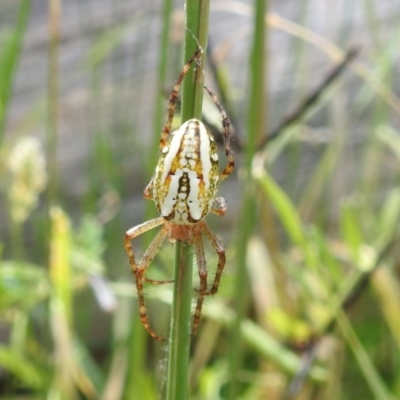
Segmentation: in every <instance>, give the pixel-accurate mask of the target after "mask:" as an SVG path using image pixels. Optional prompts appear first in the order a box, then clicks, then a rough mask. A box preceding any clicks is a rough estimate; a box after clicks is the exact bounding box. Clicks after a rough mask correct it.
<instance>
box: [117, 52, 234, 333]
mask: <svg viewBox="0 0 400 400" xmlns="http://www.w3.org/2000/svg"><path fill="white" fill-rule="evenodd" d="M201 54H202V52H201V49H199V50H197V51H196V52H195V53H194V54H193V56H192V57H191V58H190V60H189V61H188V62H187V63H186V64H185V66H184V67H183V69H182V71H181V73H180V75H179V78H178V80H177V82H176V84H175V86H174V88H173V90H172V92H171V95H170V100H169V107H168V118H167V122H166V124H165V126H164V128H163V130H162V133H161V140H160V150H161V156H160V159H159V161H158V164H157V167H156V170H155V173H154V175H153V178H152V179H151V181H150V183H149V184H148V185H147V187H146V189H145V190H144V196H145V198H146V199H149V200H154V202H155V203H156V206H157V209H158V212H159V213H160V217H158V218H155V219H153V220H150V221H147V222H144V223H143V224H140V225H138V226H136V227H134V228H131V229H129V230H128V231H127V232H126V234H125V240H124V246H125V250H126V252H127V254H128V257H129V263H130V266H131V269H132V272H133V273H134V275H135V280H136V287H137V290H138V299H139V312H140V318H141V320H142V323H143V325H144V327H145V328H146V329H147V331H148V332H149V333H150V335H151V336H152V337H154V338H156V339H162V338H161V337H160V336H158V335H157V334H156V333H155V332H154V331H153V330H152V329H151V327H150V325H149V323H148V318H147V313H146V307H145V301H144V295H143V283H144V282H149V283H154V284H160V283H166V282H170V281H154V280H152V279H149V278H146V277H145V276H144V274H145V272H146V270H147V268H148V267H149V265H150V263H151V261H152V260H153V258H154V256H155V255H156V252H157V250H158V249H159V248H160V247H161V245H162V243H163V241H164V240H165V239H166V238H168V239H169V240H170V241H177V240H178V241H182V242H184V243H186V244H190V245H193V246H194V247H195V252H196V258H197V265H198V270H199V277H200V287H199V290H198V298H197V305H196V311H195V315H194V322H193V332H195V331H196V329H197V326H198V324H199V321H200V315H201V307H202V304H203V299H204V296H205V295H207V294H214V293H216V292H217V290H218V285H219V281H220V278H221V274H222V270H223V268H224V266H225V250H224V248H223V247H222V245H221V243H220V241H219V240H218V238H217V237H216V236H215V235H214V233H212V232H211V230H210V229H209V227H208V226H207V223H206V222H205V220H204V218H205V217H206V216H207V214H208V213H210V212H211V213H214V214H216V215H220V216H221V215H224V214H225V212H226V205H225V201H224V199H223V198H221V197H216V195H217V190H218V185H219V183H220V182H221V181H222V180H224V179H225V178H226V177H227V176H228V175H229V174H230V173H231V172H232V170H233V168H234V159H233V154H232V150H231V148H230V145H229V141H230V136H231V130H230V123H229V119H228V117H227V115H226V113H225V111H224V109H223V108H222V106H221V105H220V103H219V102H218V100H217V98H216V96H215V95H214V93H213V92H212V91H211V90H210V89H208V88H207V87H206V86H204V88H205V89H206V91H207V92H208V93H209V95H210V96H211V98H212V100H213V102H214V103H215V104H216V106H217V107H218V109H219V110H220V112H221V114H222V125H223V137H224V146H225V154H226V157H227V159H228V164H227V165H226V167H225V169H224V170H223V171H222V172H219V166H218V152H217V145H216V143H215V141H214V138H213V136H212V135H211V134H210V133H209V132H208V130H207V128H206V127H205V126H204V124H203V123H202V122H201V121H199V120H198V119H190V120H188V121H186V122H184V123H183V124H182V125H181V126H180V128H179V129H177V130H176V131H175V132H173V133H172V134H170V130H171V123H172V119H173V116H174V110H175V104H176V99H177V97H178V91H179V88H180V85H181V83H182V80H183V78H184V77H185V75H186V73H187V72H188V70H189V68H190V66H191V64H192V63H193V61H194V60H195V59H197V58H198V57H199V56H201ZM160 225H162V228H161V229H160V231H159V232H158V233H157V235H156V236H155V238H154V239H153V241H152V242H151V244H150V246H149V247H148V249H147V250H146V252H145V254H144V255H143V257H142V259H141V261H140V263H139V264H137V263H136V261H135V257H134V254H133V249H132V244H131V240H132V239H134V238H135V237H137V236H139V235H140V234H142V233H144V232H146V231H148V230H150V229H152V228H155V227H157V226H160ZM203 236H205V237H206V238H207V239H208V241H209V242H210V244H211V246H212V248H213V249H214V250H215V252H216V253H217V254H218V267H217V272H216V274H215V278H214V282H213V284H212V286H211V288H210V289H209V290H207V268H206V261H205V255H204V245H203Z"/></svg>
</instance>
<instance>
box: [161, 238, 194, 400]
mask: <svg viewBox="0 0 400 400" xmlns="http://www.w3.org/2000/svg"><path fill="white" fill-rule="evenodd" d="M192 275H193V256H192V252H191V248H190V246H189V245H187V244H184V243H181V242H177V243H176V247H175V274H174V279H175V285H174V294H173V298H174V300H173V303H172V318H171V331H170V347H169V360H168V361H169V363H168V377H167V400H174V399H186V398H187V397H188V394H189V393H188V390H189V389H188V387H189V385H188V382H189V351H190V332H191V304H192Z"/></svg>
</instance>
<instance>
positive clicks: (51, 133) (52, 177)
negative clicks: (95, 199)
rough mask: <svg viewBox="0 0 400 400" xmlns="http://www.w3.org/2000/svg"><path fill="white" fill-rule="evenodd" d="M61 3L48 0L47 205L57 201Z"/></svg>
mask: <svg viewBox="0 0 400 400" xmlns="http://www.w3.org/2000/svg"><path fill="white" fill-rule="evenodd" d="M60 15H61V1H60V0H49V16H48V18H49V20H48V24H49V26H48V29H49V49H48V83H47V113H48V115H47V127H46V128H47V160H48V164H49V166H48V170H49V186H48V203H49V205H54V204H55V202H56V201H57V199H58V194H57V192H58V165H57V164H58V163H57V120H58V79H59V77H58V45H59V41H60Z"/></svg>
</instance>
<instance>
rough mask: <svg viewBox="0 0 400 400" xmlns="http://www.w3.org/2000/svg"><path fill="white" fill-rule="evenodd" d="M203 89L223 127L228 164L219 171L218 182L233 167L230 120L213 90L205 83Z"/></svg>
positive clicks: (227, 174) (230, 171)
mask: <svg viewBox="0 0 400 400" xmlns="http://www.w3.org/2000/svg"><path fill="white" fill-rule="evenodd" d="M204 89H205V90H206V91H207V92H208V94H209V95H210V97H211V99H212V101H213V102H214V104H215V105H216V106H217V107H218V109H219V111H220V113H221V115H222V127H223V133H222V134H223V139H224V147H225V155H226V158H227V159H228V164H227V165H226V167H225V168H224V170H223V171H222V172H221V174H220V177H219V179H220V182H222V181H223V180H225V179H226V178H227V177H228V176H229V175H230V174H231V173H232V171H233V169H234V168H235V159H234V158H233V152H232V149H231V146H230V140H231V136H232V129H231V122H230V120H229V117H228V115H227V114H226V111H225V110H224V108H223V107H222V105H221V103H220V102H219V101H218V99H217V96H216V95H215V94H214V92H213V91H212V90H211V89H209V88H208V87H207V86H206V85H204Z"/></svg>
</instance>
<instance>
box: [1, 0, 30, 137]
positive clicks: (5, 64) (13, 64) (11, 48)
mask: <svg viewBox="0 0 400 400" xmlns="http://www.w3.org/2000/svg"><path fill="white" fill-rule="evenodd" d="M30 8H31V1H30V0H22V1H21V5H20V7H19V12H18V17H17V21H16V24H15V28H14V30H13V32H12V33H11V35H10V36H9V38H8V40H7V41H6V43H3V44H2V46H3V49H2V51H1V54H0V144H1V142H2V140H3V134H4V125H5V119H6V114H7V108H8V104H9V102H10V96H11V90H12V84H13V77H14V74H15V71H16V69H17V64H18V58H19V55H20V53H21V47H22V40H23V37H24V33H25V30H26V26H27V23H28V18H29V13H30Z"/></svg>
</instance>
